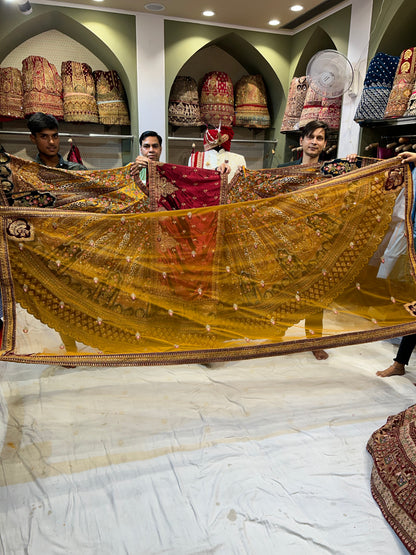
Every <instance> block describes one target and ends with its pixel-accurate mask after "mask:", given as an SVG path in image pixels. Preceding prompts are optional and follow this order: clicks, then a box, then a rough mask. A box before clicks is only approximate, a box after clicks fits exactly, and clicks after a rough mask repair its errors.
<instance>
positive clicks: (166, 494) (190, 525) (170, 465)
mask: <svg viewBox="0 0 416 555" xmlns="http://www.w3.org/2000/svg"><path fill="white" fill-rule="evenodd" d="M396 351H397V347H395V346H394V345H392V344H391V343H389V342H386V341H381V342H377V343H368V344H366V345H357V346H350V347H342V348H338V349H332V350H330V351H328V352H329V354H330V356H329V358H328V359H327V360H325V361H317V360H315V358H314V357H313V355H312V354H311V353H300V354H295V355H286V356H281V357H271V358H265V359H257V360H248V361H242V362H228V363H222V364H217V365H216V366H215V368H206V367H204V366H202V365H197V364H192V365H183V366H180V365H178V366H161V367H139V368H132V367H129V368H87V367H78V368H74V369H64V368H61V367H56V366H54V367H52V366H40V365H27V364H14V363H4V362H3V363H0V449H1V455H0V457H1V460H0V462H1V469H0V470H1V471H0V553H2V554H4V555H20V554H22V555H23V554H28V555H61V554H62V555H68V554H71V555H72V554H74V555H96V554H97V555H122V554H123V555H124V554H129V555H142V554H143V555H153V554H154V555H159V554H163V555H166V554H168V555H196V554H198V555H202V554H214V553H215V554H216V555H223V554H224V555H229V554H238V555H239V554H255V555H257V554H260V555H268V554H270V555H275V554H284V555H291V554H294V555H297V554H300V555H313V554H325V553H328V554H346V555H356V554H357V553H366V554H377V555H384V554H385V555H395V554H401V553H405V552H406V551H405V549H404V548H403V547H402V544H401V543H400V541H399V540H398V538H397V537H396V535H395V534H394V532H393V531H392V529H391V528H390V526H389V525H388V524H387V522H386V521H385V520H384V518H383V516H382V514H381V512H380V510H379V508H378V506H377V505H376V503H375V502H374V500H373V498H372V496H371V492H370V472H371V466H372V459H371V457H370V455H369V454H368V453H367V452H366V443H367V441H368V439H369V437H370V435H371V433H372V432H373V431H374V430H376V429H377V428H379V427H380V426H381V425H382V424H384V422H385V421H386V418H387V417H388V416H389V415H391V414H396V413H398V412H399V411H402V410H404V409H406V408H407V407H409V406H410V405H412V404H413V403H414V402H415V398H416V387H415V385H414V382H416V355H415V357H414V362H413V363H412V361H411V365H410V366H409V369H408V372H407V373H406V375H405V376H400V377H399V376H395V377H391V378H385V379H382V378H379V377H377V376H376V375H375V372H376V371H377V370H382V369H384V368H386V367H387V366H389V364H390V363H391V360H392V358H393V356H394V355H395V352H396Z"/></svg>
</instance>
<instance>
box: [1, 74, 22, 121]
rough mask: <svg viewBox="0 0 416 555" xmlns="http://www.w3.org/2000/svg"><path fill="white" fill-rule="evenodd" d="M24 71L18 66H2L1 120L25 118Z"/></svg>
mask: <svg viewBox="0 0 416 555" xmlns="http://www.w3.org/2000/svg"><path fill="white" fill-rule="evenodd" d="M23 118H24V112H23V83H22V73H21V71H20V70H19V69H17V68H16V67H1V68H0V121H9V120H14V119H23Z"/></svg>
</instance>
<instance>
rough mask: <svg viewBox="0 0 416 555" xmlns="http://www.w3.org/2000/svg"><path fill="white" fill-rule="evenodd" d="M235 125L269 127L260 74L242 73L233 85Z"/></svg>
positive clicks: (264, 90)
mask: <svg viewBox="0 0 416 555" xmlns="http://www.w3.org/2000/svg"><path fill="white" fill-rule="evenodd" d="M235 125H238V126H240V127H254V128H258V129H265V128H268V127H270V114H269V110H268V108H267V93H266V87H265V85H264V81H263V78H262V76H261V75H243V77H241V79H240V80H239V81H238V82H237V84H236V86H235Z"/></svg>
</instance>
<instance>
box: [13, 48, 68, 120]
mask: <svg viewBox="0 0 416 555" xmlns="http://www.w3.org/2000/svg"><path fill="white" fill-rule="evenodd" d="M22 81H23V111H24V114H25V117H28V116H31V115H32V114H34V113H35V112H44V113H45V114H52V115H53V116H55V117H56V118H57V119H63V117H64V106H63V100H62V79H61V77H60V75H59V73H58V71H57V69H56V67H55V66H54V65H53V64H51V63H49V62H48V60H47V59H46V58H43V57H42V56H28V57H27V58H25V59H24V60H23V61H22Z"/></svg>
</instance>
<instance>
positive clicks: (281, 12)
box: [32, 0, 348, 31]
mask: <svg viewBox="0 0 416 555" xmlns="http://www.w3.org/2000/svg"><path fill="white" fill-rule="evenodd" d="M35 2H36V0H35V1H34V2H32V8H33V13H35V12H36V3H35ZM39 3H44V4H52V5H56V6H72V7H75V6H84V7H86V6H88V7H90V8H96V9H100V10H101V9H103V10H106V11H107V10H108V11H114V12H119V11H128V12H142V13H148V14H149V13H153V14H158V15H161V16H163V17H168V18H179V19H187V20H192V21H199V22H201V23H202V22H203V23H208V22H209V23H212V24H218V25H228V26H237V27H244V28H251V29H259V30H262V31H265V30H267V31H276V30H282V29H283V28H284V27H285V26H286V25H290V24H291V22H293V21H294V20H296V19H297V18H299V17H303V16H305V14H307V15H306V20H307V21H308V20H309V21H310V20H311V19H313V18H315V17H316V16H317V15H320V14H321V13H323V12H325V11H327V10H328V9H331V8H332V7H333V6H335V5H340V4H347V3H348V2H345V0H325V1H322V0H299V1H297V0H252V1H250V2H249V1H247V0H103V1H100V2H97V1H95V0H71V1H70V2H68V1H67V0H51V1H48V0H46V1H44V2H42V0H39ZM147 4H159V5H163V6H164V7H165V9H164V10H163V11H159V12H155V11H148V10H147V9H146V8H145V6H146V5H147ZM294 4H300V5H302V6H303V10H302V11H298V12H293V11H291V10H290V7H291V6H293V5H294ZM206 9H210V10H212V11H214V12H215V15H214V16H213V17H204V16H203V15H202V12H203V11H204V10H206ZM310 10H313V12H312V13H309V12H310ZM270 19H278V20H279V21H280V25H278V26H275V27H272V26H270V25H268V22H269V20H270ZM307 21H306V22H302V23H301V24H302V25H304V24H305V23H307ZM297 26H298V25H296V27H297Z"/></svg>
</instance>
